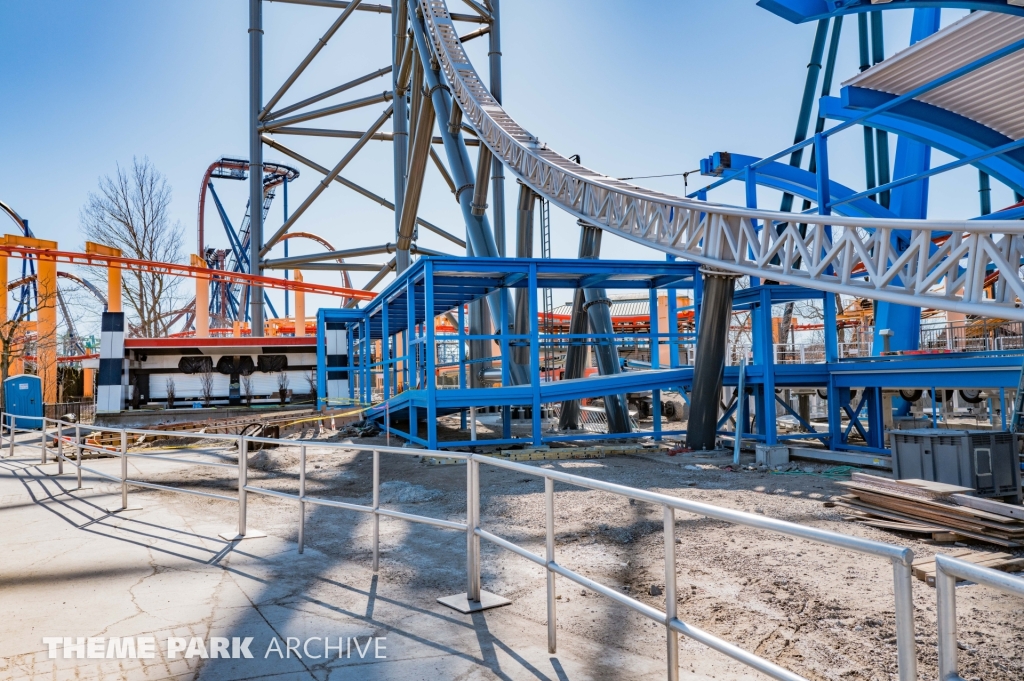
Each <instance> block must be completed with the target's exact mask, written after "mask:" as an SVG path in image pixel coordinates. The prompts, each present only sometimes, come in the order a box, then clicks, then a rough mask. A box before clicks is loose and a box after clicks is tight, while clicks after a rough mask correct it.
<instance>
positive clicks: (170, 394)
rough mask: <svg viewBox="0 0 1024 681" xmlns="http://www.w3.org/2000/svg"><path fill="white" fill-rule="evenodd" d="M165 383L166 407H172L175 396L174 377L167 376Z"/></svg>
mask: <svg viewBox="0 0 1024 681" xmlns="http://www.w3.org/2000/svg"><path fill="white" fill-rule="evenodd" d="M165 385H166V386H167V408H168V409H173V408H174V396H175V393H174V391H175V386H174V379H173V378H171V377H169V376H168V377H167V381H166V383H165Z"/></svg>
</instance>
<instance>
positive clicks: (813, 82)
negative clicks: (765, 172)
mask: <svg viewBox="0 0 1024 681" xmlns="http://www.w3.org/2000/svg"><path fill="white" fill-rule="evenodd" d="M827 35H828V19H821V20H819V21H818V27H817V29H816V30H815V33H814V44H813V45H812V46H811V60H810V62H808V64H807V78H806V80H805V81H804V94H803V97H801V99H800V113H799V114H798V115H797V122H796V134H794V135H793V144H799V143H800V142H803V141H804V140H805V139H807V129H808V127H810V123H811V109H812V108H813V107H814V91H815V89H816V88H817V86H818V74H819V73H820V72H821V56H822V54H823V53H824V52H825V38H826V36H827ZM803 155H804V150H803V149H802V148H801V149H797V150H796V151H794V152H793V153H792V154H790V156H789V165H791V166H794V167H796V168H799V167H800V164H801V162H802V160H803ZM779 210H781V211H783V212H789V211H791V210H793V195H792V194H783V195H782V204H781V207H780V208H779ZM780 229H781V226H780Z"/></svg>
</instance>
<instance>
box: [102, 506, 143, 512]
mask: <svg viewBox="0 0 1024 681" xmlns="http://www.w3.org/2000/svg"><path fill="white" fill-rule="evenodd" d="M103 510H104V511H106V512H107V513H124V512H125V511H141V510H142V507H141V506H129V507H128V508H121V507H120V506H107V507H106V508H105V509H103Z"/></svg>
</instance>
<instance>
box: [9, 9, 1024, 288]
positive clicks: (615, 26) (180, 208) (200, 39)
mask: <svg viewBox="0 0 1024 681" xmlns="http://www.w3.org/2000/svg"><path fill="white" fill-rule="evenodd" d="M378 1H380V0H378ZM449 3H450V5H452V8H453V11H461V10H458V9H455V8H456V6H458V5H460V4H461V3H460V2H459V0H449ZM247 4H248V3H247V2H246V1H245V0H212V1H211V0H174V1H173V2H171V1H169V0H164V1H157V0H147V1H146V2H138V1H130V0H90V2H87V3H86V2H66V1H65V2H60V1H57V0H36V1H35V2H31V3H16V2H5V3H2V4H0V93H2V100H0V101H2V104H0V120H2V125H0V150H2V154H3V160H4V163H3V170H2V176H0V177H2V181H0V199H2V200H4V201H7V202H9V203H10V204H11V205H12V206H13V207H14V208H15V209H16V210H17V211H18V212H20V213H21V214H22V216H23V217H26V218H28V219H29V220H30V223H31V225H32V228H33V230H34V231H35V232H36V233H37V234H38V235H39V236H40V237H43V238H49V239H56V240H57V241H59V243H60V244H61V246H62V247H67V248H77V247H79V246H81V244H82V241H83V239H82V237H81V236H80V234H79V233H78V214H79V209H80V208H81V206H82V205H83V203H84V202H85V200H86V197H87V194H88V192H90V191H94V190H95V188H96V185H97V180H98V178H99V177H100V176H102V175H105V174H110V173H113V172H114V171H115V168H116V164H118V163H120V164H122V165H126V164H130V163H131V159H132V157H133V156H140V157H141V156H148V157H149V158H150V160H151V161H152V162H153V163H154V164H155V165H156V166H157V167H158V168H159V169H160V170H161V171H162V172H163V173H164V174H165V175H166V176H167V179H168V181H169V182H170V184H171V186H172V187H173V191H174V201H173V204H172V210H173V214H174V217H175V219H176V220H177V221H179V222H180V223H181V226H182V228H183V232H184V239H183V250H184V251H185V253H186V254H187V253H188V252H191V251H194V250H195V248H196V237H195V230H196V213H197V204H198V199H199V190H200V186H199V185H200V181H201V178H202V174H203V172H204V170H205V168H206V167H207V165H209V163H211V162H212V161H214V160H215V159H216V158H218V157H219V156H222V155H233V156H241V157H243V158H244V157H246V156H247V149H248V146H247V141H246V125H247V124H246V110H247V98H248V94H247V93H248V85H247V64H248V53H247V34H246V29H247ZM962 15H963V13H962V12H953V11H948V10H947V11H946V13H945V15H944V22H943V23H948V22H949V21H951V20H953V19H955V18H958V17H960V16H962ZM335 16H336V11H335V10H332V9H325V8H316V7H302V6H293V5H283V4H280V3H269V2H268V3H265V9H264V26H265V30H266V37H265V54H266V67H265V85H264V90H265V93H266V95H267V96H269V94H270V93H271V92H273V91H274V90H276V88H277V85H278V83H280V82H281V80H282V79H283V78H284V77H285V76H286V75H287V74H288V73H290V72H291V70H292V69H293V68H294V65H295V64H297V63H298V61H299V60H300V59H301V58H302V57H303V56H304V55H305V53H306V52H307V51H308V50H309V49H310V47H311V46H312V45H313V44H314V42H315V41H316V39H317V38H319V37H320V36H321V35H322V34H323V32H324V30H325V29H326V28H327V26H329V25H330V23H331V22H332V21H333V19H334V17H335ZM885 16H886V22H887V23H886V42H887V45H886V47H887V53H889V54H891V53H892V52H893V51H895V50H897V49H899V48H902V47H905V46H906V44H907V40H908V36H909V24H910V14H909V13H908V12H904V11H889V12H886V13H885ZM502 20H503V32H502V48H503V53H504V62H503V81H504V103H505V107H506V109H507V110H508V111H509V112H510V113H511V114H512V115H513V117H515V118H516V119H517V120H518V121H519V122H520V123H521V124H522V125H524V126H525V127H526V128H527V129H528V130H530V131H531V132H533V133H534V134H536V135H538V136H539V137H540V138H541V139H542V140H543V141H544V142H546V143H547V144H548V145H549V146H551V147H552V148H554V149H556V150H558V151H559V152H561V153H563V154H565V155H569V154H574V153H578V154H581V155H582V157H583V162H584V164H585V165H587V166H590V167H592V168H595V169H598V170H600V171H601V172H604V173H607V174H609V175H612V176H636V175H653V174H660V173H672V172H680V171H683V170H691V169H693V168H696V167H697V165H698V162H699V159H700V158H701V157H704V156H707V155H709V154H711V153H712V152H714V151H719V150H728V151H733V152H741V153H745V154H753V155H759V156H760V155H767V154H769V153H771V152H773V151H776V150H778V149H781V148H785V146H787V144H788V143H789V142H790V141H791V140H792V135H793V128H794V125H795V119H796V115H797V109H798V106H799V96H800V92H801V89H802V86H803V80H804V74H805V67H806V63H807V58H808V55H809V52H810V45H811V40H812V37H813V32H814V27H813V26H812V25H801V26H795V25H792V24H790V23H788V22H786V21H784V20H782V19H780V18H778V17H776V16H774V15H772V14H770V13H768V12H766V11H764V10H762V9H760V8H758V7H756V5H755V4H754V2H753V0H715V1H714V2H710V1H705V2H696V1H694V0H685V1H677V2H667V1H656V0H645V1H640V0H638V1H636V2H629V3H623V2H615V1H613V0H504V2H503V3H502ZM389 35H390V19H389V17H388V16H387V15H377V14H372V13H367V12H356V13H355V14H354V15H353V17H352V18H351V19H350V20H349V22H348V23H347V24H346V25H345V26H344V27H343V28H342V30H341V31H340V32H339V33H338V34H337V36H335V38H334V40H333V41H332V42H331V43H330V44H329V45H328V47H327V48H326V49H325V50H324V51H323V52H322V53H321V55H320V57H319V58H318V60H317V61H316V62H314V65H313V66H312V67H311V68H310V69H309V70H308V71H307V72H306V73H305V74H304V75H303V76H302V78H301V79H300V80H299V81H298V83H296V85H295V86H294V87H293V89H292V91H291V92H290V93H289V95H288V96H287V97H286V99H285V102H286V103H290V102H292V101H296V100H297V99H299V98H301V97H305V96H308V95H310V94H314V93H316V92H320V91H322V90H325V89H327V88H329V87H332V86H334V85H337V84H338V83H341V82H344V81H346V80H349V79H351V78H353V77H356V76H360V75H363V74H364V73H366V72H369V71H372V70H375V69H377V68H379V67H381V66H385V65H386V64H388V63H389V58H388V53H389V50H390V37H389ZM469 49H470V54H471V57H472V58H473V60H474V62H475V63H476V64H477V65H478V67H479V68H480V69H481V71H482V72H483V71H484V64H485V63H486V58H485V49H486V40H477V41H473V42H471V43H469ZM856 60H857V55H856V21H855V20H853V19H849V20H847V23H846V26H845V30H844V39H843V49H842V51H841V57H840V60H839V66H838V68H837V73H836V85H837V86H838V84H839V82H841V81H842V80H844V79H846V78H849V77H851V76H853V75H854V74H855V73H856V65H857V63H856ZM389 87H390V80H387V81H385V80H384V79H380V80H377V81H374V82H372V83H370V84H367V85H364V86H362V87H361V88H360V89H359V90H355V91H352V92H351V93H346V94H345V95H342V96H341V99H339V100H336V101H342V100H343V99H345V98H347V97H348V96H349V95H351V96H352V97H353V98H355V97H357V96H365V95H368V94H371V93H375V92H380V91H382V90H385V89H388V88H389ZM381 108H383V107H371V108H368V109H363V110H360V111H357V112H354V113H350V114H344V115H342V116H338V117H335V118H334V119H324V120H322V121H317V122H312V123H310V125H316V126H318V127H338V128H345V129H351V130H359V129H365V126H367V125H368V124H369V123H370V122H371V121H372V120H373V119H374V118H376V117H377V115H378V114H379V112H380V109H381ZM279 139H280V140H281V141H282V142H283V143H285V144H287V145H289V146H291V147H293V148H295V149H297V150H299V151H300V152H302V153H303V154H305V155H307V156H309V157H312V158H314V159H315V160H317V161H318V162H319V163H320V164H321V165H324V166H327V167H330V166H333V165H334V163H336V162H337V160H338V159H339V158H340V157H341V156H342V155H343V154H344V153H345V151H346V150H347V148H348V146H349V145H351V143H352V142H351V141H348V140H341V141H338V140H326V141H325V140H322V139H316V138H297V137H281V138H279ZM859 145H860V136H859V132H856V133H855V134H846V135H845V136H841V137H840V138H839V140H838V141H837V143H836V144H835V145H833V146H832V147H831V148H830V153H831V155H832V164H833V166H834V167H835V169H834V170H833V178H834V179H838V180H840V181H844V182H846V183H848V184H850V185H852V186H854V187H862V186H863V162H862V159H861V156H860V146H859ZM893 147H894V148H895V145H893ZM266 158H267V159H268V160H281V161H284V160H286V159H284V158H283V157H281V156H280V155H278V154H277V153H275V152H273V151H269V150H268V152H267V153H266ZM935 158H936V162H942V161H943V158H942V156H941V154H936V157H935ZM837 161H838V162H837ZM390 163H391V148H390V145H389V144H388V143H383V142H371V143H370V145H369V146H368V147H367V149H366V150H364V152H363V153H361V154H360V156H359V157H357V159H356V160H355V161H354V162H353V163H352V164H351V165H350V166H349V167H348V168H347V169H346V171H345V172H344V173H343V174H344V175H345V176H346V177H349V178H350V179H352V180H354V181H356V182H358V183H360V184H363V185H364V186H367V187H368V188H370V189H372V190H373V191H375V192H377V193H379V194H381V195H384V196H386V197H388V198H391V194H392V184H391V167H390ZM301 170H302V176H301V177H300V179H299V180H298V181H296V182H295V183H294V185H293V186H292V187H291V189H290V192H289V193H290V203H291V206H292V207H295V206H297V205H298V204H299V203H300V202H301V200H302V199H303V198H304V197H305V196H306V195H307V193H308V192H309V191H311V190H312V188H313V187H314V186H315V184H316V182H318V181H319V179H320V176H319V175H317V174H316V173H315V172H313V171H307V170H306V169H304V168H301ZM694 182H696V183H701V182H703V180H702V179H701V178H699V177H697V176H691V188H692V187H693V186H694ZM638 183H639V184H643V185H645V186H649V187H652V188H655V189H660V190H664V191H671V192H675V193H680V194H681V193H682V189H683V187H682V179H681V178H664V179H650V180H641V181H638ZM976 186H977V185H976V176H975V175H974V174H973V171H970V170H965V171H963V172H961V173H951V174H949V175H948V176H944V177H943V178H940V179H939V180H936V181H935V182H934V183H933V189H932V196H933V200H932V214H933V215H935V216H941V217H966V216H969V215H974V214H976V212H977V208H976V206H977V198H976ZM738 190H739V188H738V187H735V188H732V189H727V190H725V191H723V192H722V193H720V194H716V195H713V198H714V199H716V200H729V201H735V202H739V201H741V200H742V195H741V194H740V193H739V191H738ZM218 191H219V192H220V193H221V195H222V198H224V199H225V202H226V204H227V209H228V211H229V213H230V214H231V217H232V219H233V220H234V221H235V222H236V224H237V221H238V220H240V219H241V216H242V213H243V211H244V206H245V199H246V189H245V186H244V185H243V184H242V183H229V182H221V183H220V184H219V185H218ZM515 191H516V190H515V182H514V180H510V181H509V182H508V183H507V186H506V197H507V199H506V201H507V204H508V209H509V213H508V216H509V217H508V222H509V224H510V226H511V225H514V220H513V211H514V209H515ZM1010 198H1011V197H1010V195H1009V192H1007V191H1005V189H1003V188H1001V187H998V188H997V189H996V191H995V192H994V197H993V205H994V206H996V207H1001V206H1002V205H1005V204H1007V203H1009V202H1010ZM762 201H763V203H762V205H765V206H769V207H777V201H778V198H777V196H772V195H771V194H769V193H766V194H764V195H763V197H762ZM208 210H209V211H210V212H208V215H207V225H208V232H213V233H216V232H215V230H216V229H217V225H218V223H217V222H216V216H215V214H214V213H213V212H212V206H210V207H208ZM421 214H422V215H423V216H424V217H426V218H427V219H429V220H431V221H433V222H435V223H436V224H439V225H441V226H443V227H445V228H447V229H449V230H451V231H453V232H456V233H459V234H461V233H462V231H463V230H462V228H461V227H460V224H461V221H460V216H459V212H458V210H457V205H456V204H455V202H454V200H453V198H452V195H451V193H450V192H449V191H448V189H447V187H446V186H445V185H444V183H443V181H442V180H441V179H440V177H439V175H438V174H437V173H436V171H434V170H433V169H432V168H430V169H428V176H427V184H426V190H425V194H424V199H423V203H422V205H421ZM281 220H282V215H281V205H280V202H278V203H277V204H276V205H275V207H274V208H273V209H272V212H271V216H270V218H269V220H268V230H273V229H275V228H276V227H277V226H278V225H280V222H281ZM553 225H554V228H553V233H554V238H553V247H554V254H555V255H556V256H566V257H574V256H575V253H576V247H577V246H576V244H577V238H578V230H577V228H576V226H575V223H574V220H573V219H571V218H569V217H568V216H566V215H564V214H561V213H559V212H558V211H554V213H553ZM10 228H11V225H5V229H7V230H8V231H10ZM299 228H301V229H303V230H305V231H313V232H316V233H318V234H320V235H322V236H323V237H325V238H327V239H328V240H329V241H331V242H332V244H333V245H334V246H335V247H337V248H351V247H355V246H368V245H375V244H379V243H384V242H388V241H393V240H394V237H393V217H392V214H391V213H390V212H389V211H387V210H386V209H383V208H381V207H379V206H377V205H376V204H374V203H372V202H370V201H368V200H366V199H365V198H363V197H361V196H358V195H356V194H354V193H353V192H351V191H348V190H346V189H344V188H342V187H340V186H335V187H332V188H330V190H329V191H328V192H326V193H325V194H324V196H323V197H322V198H321V199H320V200H319V201H318V202H317V203H315V204H314V205H313V207H312V208H311V209H310V210H309V211H308V212H307V214H306V215H305V216H304V218H303V221H302V222H300V223H299ZM210 241H211V242H212V243H214V244H215V245H221V246H223V245H225V244H226V241H225V240H224V239H223V237H222V236H221V235H220V234H217V236H216V237H214V238H213V239H211V240H210ZM421 243H422V244H423V245H425V246H428V247H432V248H438V249H441V250H450V249H449V246H453V245H451V244H448V242H445V241H443V240H441V239H440V238H439V237H436V236H434V235H431V234H429V233H424V234H422V238H421ZM315 248H316V247H313V246H308V247H305V246H298V245H296V246H295V247H293V249H292V253H296V252H304V251H306V250H310V251H311V250H314V249H315ZM604 249H605V250H604V255H605V257H626V258H657V259H660V257H661V256H660V254H658V253H655V252H653V251H649V250H647V249H645V248H643V247H641V246H637V245H635V244H631V243H627V242H625V241H622V240H620V239H617V238H606V240H605V245H604ZM452 252H454V251H452ZM382 258H383V256H377V257H370V258H366V259H364V260H365V261H368V262H380V261H382ZM353 276H354V278H355V280H356V282H357V283H359V282H361V281H365V280H366V279H367V278H368V277H369V275H368V274H365V273H356V274H354V275H353ZM307 279H311V280H319V281H324V282H326V283H334V282H337V280H338V278H337V275H335V274H330V273H310V274H309V275H308V276H307ZM316 306H317V305H316V302H315V301H314V304H313V307H314V308H315V307H316Z"/></svg>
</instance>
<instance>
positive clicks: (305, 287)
mask: <svg viewBox="0 0 1024 681" xmlns="http://www.w3.org/2000/svg"><path fill="white" fill-rule="evenodd" d="M41 252H43V251H42V250H41V249H39V248H32V247H26V246H12V245H9V244H0V254H7V255H8V256H13V257H16V258H21V257H25V256H26V255H29V256H31V255H38V254H39V253H41ZM46 255H47V257H50V258H53V259H54V260H55V261H56V262H63V263H69V264H72V265H84V266H86V267H90V266H91V267H110V268H115V267H116V268H120V269H124V270H131V271H135V272H159V273H162V274H167V275H170V276H173V277H195V276H208V277H210V278H211V279H216V280H217V281H223V282H226V283H230V284H242V285H250V286H251V285H254V284H255V285H258V286H262V287H263V288H272V289H278V290H283V291H305V292H306V293H320V294H323V295H328V296H335V297H341V298H355V299H356V300H373V299H374V298H375V297H376V296H377V294H376V293H374V292H373V291H364V290H362V289H358V288H347V287H345V286H327V285H326V284H314V283H312V282H308V281H306V282H301V281H293V280H289V279H276V278H274V277H262V276H259V275H255V274H244V273H242V272H227V271H225V270H203V269H200V268H197V267H192V266H191V265H182V264H180V263H173V262H157V261H155V260H138V259H136V258H124V257H120V256H113V255H103V254H99V253H96V254H93V253H78V252H75V251H57V250H53V251H49V250H47V251H46Z"/></svg>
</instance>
